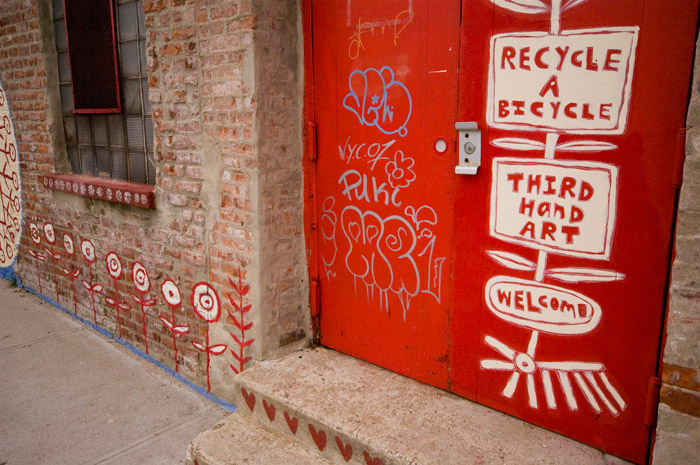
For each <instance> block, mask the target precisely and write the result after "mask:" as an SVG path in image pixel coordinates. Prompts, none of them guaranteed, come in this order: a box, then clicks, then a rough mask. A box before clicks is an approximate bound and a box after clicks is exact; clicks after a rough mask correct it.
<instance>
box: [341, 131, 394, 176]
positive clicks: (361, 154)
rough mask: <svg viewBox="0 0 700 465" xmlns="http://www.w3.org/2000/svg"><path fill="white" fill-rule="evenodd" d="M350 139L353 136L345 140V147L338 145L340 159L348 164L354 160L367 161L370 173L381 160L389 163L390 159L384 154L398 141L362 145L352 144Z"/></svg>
mask: <svg viewBox="0 0 700 465" xmlns="http://www.w3.org/2000/svg"><path fill="white" fill-rule="evenodd" d="M350 137H351V136H348V138H347V139H346V140H345V145H344V146H342V147H341V146H340V145H338V154H339V155H340V159H341V160H343V161H344V162H345V163H348V164H350V162H351V161H353V160H362V159H367V163H369V164H370V171H374V167H375V166H376V165H377V162H379V161H381V160H384V161H389V158H388V157H385V156H384V152H386V151H387V149H388V148H389V147H391V146H392V145H394V144H395V143H396V139H393V140H390V141H389V142H386V143H384V144H380V143H379V142H375V143H373V144H369V145H367V144H366V143H364V142H363V143H361V144H350Z"/></svg>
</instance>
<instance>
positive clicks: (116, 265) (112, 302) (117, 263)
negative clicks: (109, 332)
mask: <svg viewBox="0 0 700 465" xmlns="http://www.w3.org/2000/svg"><path fill="white" fill-rule="evenodd" d="M105 261H106V266H107V273H109V276H111V278H112V282H113V283H114V298H111V297H106V298H105V301H106V302H107V305H109V306H110V307H112V308H114V310H115V311H116V312H117V327H118V328H119V337H122V322H121V312H127V313H128V312H130V311H131V307H130V306H129V304H127V303H126V302H120V301H119V287H118V286H119V280H120V279H121V277H122V271H123V268H122V261H121V258H119V255H118V254H117V253H116V252H110V253H108V254H107V257H106V258H105Z"/></svg>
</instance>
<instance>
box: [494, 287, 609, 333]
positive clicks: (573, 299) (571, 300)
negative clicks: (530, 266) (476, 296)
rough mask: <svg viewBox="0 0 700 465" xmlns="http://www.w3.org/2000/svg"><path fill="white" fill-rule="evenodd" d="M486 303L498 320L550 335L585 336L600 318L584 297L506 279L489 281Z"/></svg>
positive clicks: (555, 288) (597, 307)
mask: <svg viewBox="0 0 700 465" xmlns="http://www.w3.org/2000/svg"><path fill="white" fill-rule="evenodd" d="M486 303H487V304H488V306H489V308H490V309H491V311H492V312H493V313H494V314H495V315H496V316H498V317H499V318H502V319H504V320H506V321H509V322H510V323H513V324H516V325H518V326H522V327H524V328H530V329H533V330H536V331H544V332H548V333H552V334H585V333H588V332H590V331H592V330H593V328H595V327H596V326H597V325H598V323H599V322H600V317H601V311H600V306H599V305H598V304H597V303H596V302H595V301H593V300H592V299H590V298H588V297H586V296H584V295H583V294H580V293H578V292H574V291H571V290H569V289H564V288H561V287H557V286H551V285H547V284H542V283H538V282H536V281H527V280H525V279H519V278H511V277H509V276H494V277H493V278H491V279H489V281H488V282H487V283H486Z"/></svg>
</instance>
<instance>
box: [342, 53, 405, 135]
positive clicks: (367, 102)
mask: <svg viewBox="0 0 700 465" xmlns="http://www.w3.org/2000/svg"><path fill="white" fill-rule="evenodd" d="M348 86H349V87H350V91H349V92H348V93H347V95H345V98H344V99H343V107H345V108H346V109H347V110H349V111H351V112H352V113H354V114H355V116H357V119H358V120H359V121H360V124H362V125H364V126H374V127H376V128H377V129H379V130H380V131H381V132H383V133H384V134H398V135H399V136H401V137H405V136H406V134H408V128H407V127H406V126H407V125H408V121H409V120H410V119H411V111H412V109H413V104H412V102H411V94H410V92H409V91H408V88H406V86H405V85H404V84H403V83H402V82H399V81H397V80H396V79H395V76H394V70H393V69H392V68H390V67H389V66H383V67H382V68H381V69H379V70H378V69H376V68H367V69H366V70H364V71H362V70H355V71H353V72H352V73H350V77H349V78H348Z"/></svg>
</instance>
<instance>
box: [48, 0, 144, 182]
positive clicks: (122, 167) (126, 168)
mask: <svg viewBox="0 0 700 465" xmlns="http://www.w3.org/2000/svg"><path fill="white" fill-rule="evenodd" d="M52 1H53V25H54V32H55V36H56V51H57V52H58V71H59V84H60V91H61V107H62V112H63V123H64V127H65V133H66V148H67V150H68V158H69V160H70V164H71V168H72V170H73V172H74V173H77V174H86V175H91V176H98V177H101V178H111V179H122V180H126V181H130V182H136V183H141V184H155V173H156V170H155V160H154V158H153V121H152V119H151V105H150V102H149V100H148V76H147V73H146V26H145V16H144V12H143V0H116V4H115V8H114V21H115V28H116V35H117V38H118V40H117V55H118V62H119V82H120V87H121V103H122V113H121V114H116V115H105V114H74V113H73V97H72V92H71V74H70V65H69V62H68V53H67V44H66V29H65V21H64V11H63V0H52Z"/></svg>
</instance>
